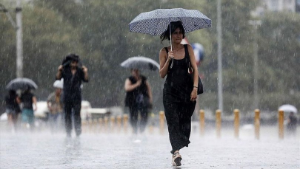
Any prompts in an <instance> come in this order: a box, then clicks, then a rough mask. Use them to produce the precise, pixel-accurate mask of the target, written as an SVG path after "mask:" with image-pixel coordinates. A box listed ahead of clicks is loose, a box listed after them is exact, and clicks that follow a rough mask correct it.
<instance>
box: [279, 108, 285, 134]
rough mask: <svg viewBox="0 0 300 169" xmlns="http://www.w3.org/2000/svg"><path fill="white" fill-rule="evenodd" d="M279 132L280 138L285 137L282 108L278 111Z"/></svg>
mask: <svg viewBox="0 0 300 169" xmlns="http://www.w3.org/2000/svg"><path fill="white" fill-rule="evenodd" d="M278 132H279V133H278V134H279V139H283V138H284V111H282V110H280V111H279V112H278Z"/></svg>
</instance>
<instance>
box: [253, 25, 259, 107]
mask: <svg viewBox="0 0 300 169" xmlns="http://www.w3.org/2000/svg"><path fill="white" fill-rule="evenodd" d="M254 31H255V33H254V35H253V36H254V45H253V46H254V47H253V50H254V57H253V62H254V64H253V76H254V80H253V90H254V93H253V94H254V103H253V104H254V109H258V106H259V105H258V104H259V103H258V99H259V98H258V83H257V82H258V54H257V52H258V44H257V24H255V25H254Z"/></svg>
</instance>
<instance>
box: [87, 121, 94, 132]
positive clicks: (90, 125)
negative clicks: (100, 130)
mask: <svg viewBox="0 0 300 169" xmlns="http://www.w3.org/2000/svg"><path fill="white" fill-rule="evenodd" d="M88 124H89V131H88V132H89V133H91V132H92V129H93V119H90V120H89V122H88Z"/></svg>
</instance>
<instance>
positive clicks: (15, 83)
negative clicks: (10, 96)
mask: <svg viewBox="0 0 300 169" xmlns="http://www.w3.org/2000/svg"><path fill="white" fill-rule="evenodd" d="M37 88H38V86H37V85H36V84H35V82H34V81H33V80H31V79H28V78H16V79H14V80H12V81H10V82H9V83H8V84H7V85H6V89H7V90H18V89H21V90H26V89H37Z"/></svg>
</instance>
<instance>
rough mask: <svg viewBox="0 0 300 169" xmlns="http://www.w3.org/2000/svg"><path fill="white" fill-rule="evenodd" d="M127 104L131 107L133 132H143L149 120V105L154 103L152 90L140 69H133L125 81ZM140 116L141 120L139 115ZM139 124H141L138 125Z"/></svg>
mask: <svg viewBox="0 0 300 169" xmlns="http://www.w3.org/2000/svg"><path fill="white" fill-rule="evenodd" d="M124 88H125V91H126V98H125V106H127V107H129V114H130V124H131V126H132V128H133V133H134V134H137V133H138V128H139V129H140V133H143V132H144V130H145V128H146V125H147V121H148V111H149V106H150V105H151V104H152V92H151V88H150V84H149V83H148V81H147V78H146V77H145V76H143V75H141V74H140V72H139V70H138V69H132V70H131V76H130V77H128V78H127V79H126V81H125V86H124ZM139 113H140V117H141V120H140V122H139V121H138V117H139ZM138 124H139V125H138Z"/></svg>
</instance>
